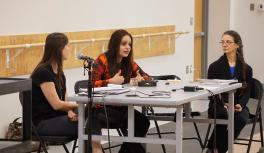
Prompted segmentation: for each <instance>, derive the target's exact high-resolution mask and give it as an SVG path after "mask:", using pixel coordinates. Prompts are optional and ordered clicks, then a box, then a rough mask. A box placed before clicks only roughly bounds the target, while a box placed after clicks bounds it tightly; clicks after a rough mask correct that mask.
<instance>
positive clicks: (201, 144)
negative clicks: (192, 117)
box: [193, 123, 203, 148]
mask: <svg viewBox="0 0 264 153" xmlns="http://www.w3.org/2000/svg"><path fill="white" fill-rule="evenodd" d="M193 125H194V128H195V131H196V134H197V137H198V141H199V144H200V146H201V148H203V142H202V139H201V136H200V133H199V130H198V127H197V124H196V123H193Z"/></svg>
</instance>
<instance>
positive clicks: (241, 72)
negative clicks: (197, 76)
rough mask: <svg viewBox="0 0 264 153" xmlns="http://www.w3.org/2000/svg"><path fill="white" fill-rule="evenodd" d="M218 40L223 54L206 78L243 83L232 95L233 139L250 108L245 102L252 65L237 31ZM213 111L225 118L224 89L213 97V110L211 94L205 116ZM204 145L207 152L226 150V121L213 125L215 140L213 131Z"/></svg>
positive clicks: (248, 93) (221, 152) (228, 33)
mask: <svg viewBox="0 0 264 153" xmlns="http://www.w3.org/2000/svg"><path fill="white" fill-rule="evenodd" d="M220 44H221V45H222V49H223V52H224V55H223V56H221V57H220V58H219V59H218V60H216V61H215V62H213V63H212V64H211V65H210V66H209V69H208V79H237V80H238V82H240V83H242V88H240V89H238V90H237V91H236V92H235V97H234V100H235V101H234V102H235V106H234V107H235V116H234V139H236V138H237V137H238V135H239V134H240V132H241V130H242V129H243V128H244V126H245V125H246V123H247V119H248V117H249V110H248V108H247V106H246V105H247V103H248V100H249V97H250V89H251V82H252V69H251V67H250V66H249V65H248V64H246V62H245V60H244V57H243V44H242V40H241V37H240V35H239V34H238V33H237V32H235V31H226V32H224V34H223V35H222V40H221V42H220ZM220 97H221V98H220ZM215 111H216V118H218V119H226V118H227V117H228V95H227V93H224V94H221V96H218V97H217V98H216V110H214V101H213V99H212V98H210V103H209V109H208V116H209V117H210V118H214V112H215ZM214 131H215V130H214ZM214 144H216V149H213V148H214ZM207 147H208V148H209V149H208V151H207V152H208V153H210V152H214V153H215V152H218V153H225V152H226V151H227V150H228V130H227V125H220V124H218V125H216V141H214V132H213V133H212V135H211V137H210V140H209V142H208V145H207Z"/></svg>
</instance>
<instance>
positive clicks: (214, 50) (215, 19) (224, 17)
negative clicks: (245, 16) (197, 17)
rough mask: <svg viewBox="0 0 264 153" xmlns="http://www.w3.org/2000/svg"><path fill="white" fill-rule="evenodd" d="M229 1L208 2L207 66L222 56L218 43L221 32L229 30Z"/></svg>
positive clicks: (215, 0) (216, 0) (214, 0)
mask: <svg viewBox="0 0 264 153" xmlns="http://www.w3.org/2000/svg"><path fill="white" fill-rule="evenodd" d="M229 1H230V0H213V1H209V17H208V20H209V26H208V28H209V29H208V66H209V65H210V63H212V62H213V61H215V60H216V59H218V58H219V57H220V56H221V55H222V54H223V52H222V50H221V47H220V45H219V43H218V42H220V40H221V35H222V33H223V31H225V30H226V29H229V25H230V22H229V16H230V4H229Z"/></svg>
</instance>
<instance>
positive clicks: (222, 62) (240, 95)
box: [207, 54, 252, 109]
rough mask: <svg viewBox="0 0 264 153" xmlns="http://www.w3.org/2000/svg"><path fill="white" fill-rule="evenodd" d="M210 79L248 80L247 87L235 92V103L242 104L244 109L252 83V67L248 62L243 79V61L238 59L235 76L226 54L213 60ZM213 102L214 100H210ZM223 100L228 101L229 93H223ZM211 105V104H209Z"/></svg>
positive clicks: (209, 73)
mask: <svg viewBox="0 0 264 153" xmlns="http://www.w3.org/2000/svg"><path fill="white" fill-rule="evenodd" d="M207 77H208V79H237V80H238V82H243V81H246V83H247V87H246V89H244V90H241V89H238V90H237V91H236V92H235V104H240V105H241V106H242V108H243V109H244V108H245V107H246V105H247V102H248V100H249V98H250V89H251V85H252V68H251V67H250V66H249V65H248V64H246V78H245V80H243V76H242V63H241V62H240V60H237V61H236V66H235V72H234V76H233V77H231V74H230V67H229V64H228V60H227V57H226V55H225V54H224V55H223V56H221V57H220V58H219V59H218V60H216V61H215V62H213V63H212V64H211V65H210V66H209V69H208V76H207ZM210 101H211V102H212V100H210ZM220 101H222V102H228V94H227V93H224V94H221V99H220ZM209 107H210V105H209Z"/></svg>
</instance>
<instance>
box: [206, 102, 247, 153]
mask: <svg viewBox="0 0 264 153" xmlns="http://www.w3.org/2000/svg"><path fill="white" fill-rule="evenodd" d="M208 116H209V118H214V109H213V107H209V110H208ZM216 118H217V119H227V118H228V112H227V109H226V108H224V107H223V105H221V104H220V105H219V104H217V106H216ZM248 118H249V111H248V108H244V109H243V110H242V111H241V112H239V113H235V116H234V139H236V138H238V136H239V134H240V132H241V130H242V129H243V128H244V127H245V125H246V123H247V119H248ZM214 132H215V129H214V131H213V133H212V135H211V137H210V139H209V142H208V145H207V148H211V149H212V148H213V146H214ZM216 148H217V150H218V153H226V151H227V150H228V129H227V125H220V124H217V125H216Z"/></svg>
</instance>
